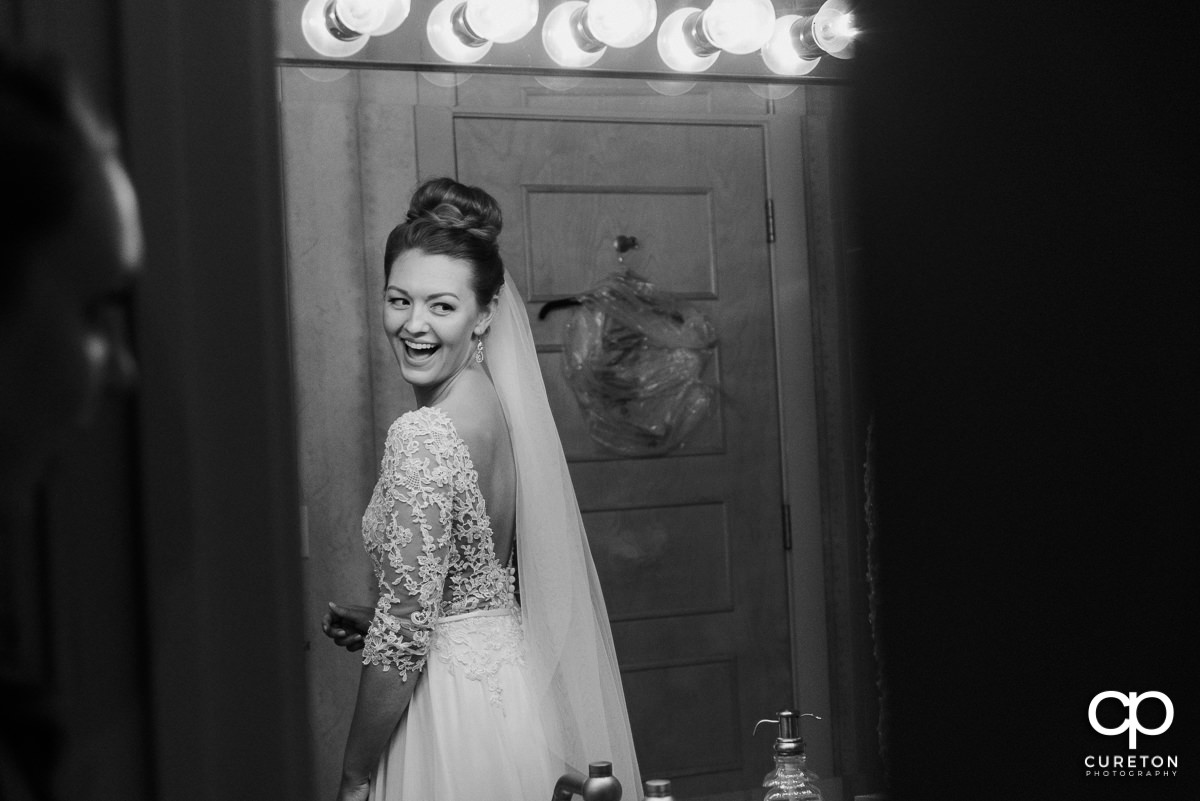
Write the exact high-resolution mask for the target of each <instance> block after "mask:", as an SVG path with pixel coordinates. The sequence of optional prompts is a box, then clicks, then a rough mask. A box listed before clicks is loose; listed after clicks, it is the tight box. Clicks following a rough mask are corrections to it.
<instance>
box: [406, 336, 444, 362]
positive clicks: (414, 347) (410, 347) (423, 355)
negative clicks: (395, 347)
mask: <svg viewBox="0 0 1200 801" xmlns="http://www.w3.org/2000/svg"><path fill="white" fill-rule="evenodd" d="M401 342H403V343H404V352H405V354H407V355H408V357H409V358H410V359H412V360H414V361H423V360H424V359H427V358H429V357H430V356H432V355H433V354H434V353H435V352H437V350H438V348H440V347H441V345H438V344H437V343H435V342H413V341H412V340H410V339H402V340H401Z"/></svg>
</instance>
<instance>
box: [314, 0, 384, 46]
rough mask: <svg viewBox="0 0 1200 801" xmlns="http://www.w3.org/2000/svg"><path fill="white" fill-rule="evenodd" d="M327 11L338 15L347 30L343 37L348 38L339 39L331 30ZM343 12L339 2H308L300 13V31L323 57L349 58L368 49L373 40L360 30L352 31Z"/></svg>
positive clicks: (328, 0)
mask: <svg viewBox="0 0 1200 801" xmlns="http://www.w3.org/2000/svg"><path fill="white" fill-rule="evenodd" d="M327 9H328V10H329V11H332V13H334V14H337V15H338V19H339V20H341V22H342V24H343V25H344V27H345V29H346V30H345V32H343V33H342V36H343V37H346V38H339V37H338V36H335V35H334V34H333V32H332V31H330V30H329V22H328V20H327V18H326V13H327ZM341 11H342V8H341V7H340V5H339V4H338V3H337V0H308V2H307V3H305V4H304V10H303V11H301V12H300V30H301V31H303V33H304V41H306V42H308V45H309V47H311V48H312V49H313V50H316V51H317V52H318V53H320V54H321V55H323V56H330V57H331V58H347V57H348V56H352V55H354V54H355V53H357V52H358V51H359V50H362V49H363V48H364V47H366V46H367V41H368V40H369V39H370V38H371V37H369V36H366V35H364V34H363V32H362V31H360V30H357V29H353V30H351V29H350V26H349V25H348V24H346V20H345V19H343V18H342V17H341ZM355 34H357V35H355Z"/></svg>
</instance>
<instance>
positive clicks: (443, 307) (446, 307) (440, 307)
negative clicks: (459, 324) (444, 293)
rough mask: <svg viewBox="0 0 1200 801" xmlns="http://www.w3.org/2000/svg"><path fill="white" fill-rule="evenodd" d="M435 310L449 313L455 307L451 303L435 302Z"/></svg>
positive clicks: (440, 312)
mask: <svg viewBox="0 0 1200 801" xmlns="http://www.w3.org/2000/svg"><path fill="white" fill-rule="evenodd" d="M433 310H434V311H435V312H437V313H438V314H449V313H450V312H452V311H454V307H453V306H451V305H450V304H449V303H435V304H433Z"/></svg>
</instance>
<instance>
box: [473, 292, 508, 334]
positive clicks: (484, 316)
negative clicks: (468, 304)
mask: <svg viewBox="0 0 1200 801" xmlns="http://www.w3.org/2000/svg"><path fill="white" fill-rule="evenodd" d="M503 291H504V288H503V287H501V288H500V292H503ZM500 292H497V293H496V294H495V295H493V296H492V299H491V300H490V301H488V305H487V306H486V307H485V308H484V309H483V310H482V311H481V312H480V316H479V322H478V323H476V325H475V336H477V337H481V336H483V335H484V334H486V333H487V330H488V329H489V328H491V327H492V316H493V315H494V314H495V313H496V309H497V308H498V307H499V306H500Z"/></svg>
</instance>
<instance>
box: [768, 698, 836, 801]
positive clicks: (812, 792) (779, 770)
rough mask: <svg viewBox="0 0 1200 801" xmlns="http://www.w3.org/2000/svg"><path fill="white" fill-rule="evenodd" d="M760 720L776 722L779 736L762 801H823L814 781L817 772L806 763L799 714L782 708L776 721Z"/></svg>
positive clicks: (776, 740) (770, 721)
mask: <svg viewBox="0 0 1200 801" xmlns="http://www.w3.org/2000/svg"><path fill="white" fill-rule="evenodd" d="M759 723H777V724H779V736H778V737H777V738H776V739H775V746H774V751H775V769H774V770H772V771H771V772H770V773H768V774H767V775H766V778H764V779H763V786H764V787H766V788H767V794H766V796H764V797H763V801H824V799H823V797H822V795H821V789H820V788H819V787H817V785H816V784H814V783H813V782H815V781H816V779H817V775H816V774H815V773H813V772H812V771H810V770H808V768H807V767H806V766H805V759H806V758H805V756H804V740H802V739H800V716H799V715H797V714H796V713H795V712H793V711H792V710H790V709H785V710H783V711H782V712H780V713H779V719H778V720H760V721H759ZM755 728H757V725H756V727H755Z"/></svg>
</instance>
